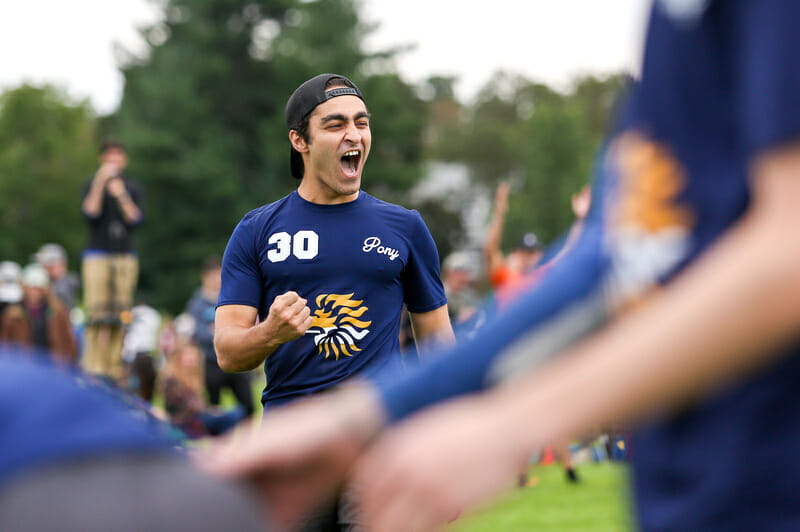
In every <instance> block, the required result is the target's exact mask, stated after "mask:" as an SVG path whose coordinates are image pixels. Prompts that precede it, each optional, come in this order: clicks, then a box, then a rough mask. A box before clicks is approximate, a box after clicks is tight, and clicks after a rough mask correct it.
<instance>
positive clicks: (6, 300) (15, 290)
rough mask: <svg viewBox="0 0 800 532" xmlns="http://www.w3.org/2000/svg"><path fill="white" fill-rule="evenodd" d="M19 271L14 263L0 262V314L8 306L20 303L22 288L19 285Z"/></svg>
mask: <svg viewBox="0 0 800 532" xmlns="http://www.w3.org/2000/svg"><path fill="white" fill-rule="evenodd" d="M21 270H22V268H20V266H19V264H17V263H16V262H13V261H10V260H4V261H3V262H0V314H2V312H3V309H5V308H6V307H7V306H8V305H10V304H12V303H19V302H20V301H22V287H21V286H20V284H19V274H20V271H21Z"/></svg>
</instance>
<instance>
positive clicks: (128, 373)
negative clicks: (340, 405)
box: [0, 243, 255, 438]
mask: <svg viewBox="0 0 800 532" xmlns="http://www.w3.org/2000/svg"><path fill="white" fill-rule="evenodd" d="M220 268H221V263H220V261H219V259H216V258H211V259H209V260H208V261H207V262H206V263H205V264H204V266H203V274H202V279H201V283H200V286H199V287H198V289H197V292H196V293H195V294H193V295H192V297H191V299H190V300H189V301H188V302H187V309H186V311H185V312H183V313H181V314H179V315H177V316H175V317H171V316H168V315H166V314H164V313H162V312H159V311H158V310H156V309H155V308H153V307H152V306H150V305H147V304H145V303H138V304H136V305H134V306H133V307H132V308H130V309H126V310H124V311H123V312H122V313H121V316H120V322H121V323H122V324H123V327H122V329H123V342H122V344H121V353H120V355H121V359H122V372H121V373H120V374H116V373H115V374H111V373H109V374H98V376H99V377H100V378H103V379H105V380H106V382H107V383H108V384H110V385H112V386H114V387H116V388H119V389H120V390H123V391H124V392H127V393H130V394H131V395H132V396H135V397H136V398H138V399H139V400H140V401H141V404H142V405H146V408H148V409H149V410H150V411H151V412H153V413H154V414H156V415H157V416H158V417H160V418H162V419H164V420H166V421H169V422H170V423H172V424H173V425H174V426H175V428H176V429H178V430H180V431H181V433H182V435H183V436H185V437H187V438H198V437H204V436H209V435H217V434H221V433H223V432H225V431H227V430H228V429H230V428H231V427H233V426H235V425H236V424H237V423H239V422H240V421H242V420H244V419H245V418H247V417H248V416H251V415H252V414H253V412H254V410H255V408H254V403H255V401H254V398H253V392H252V391H251V385H250V375H249V374H231V375H228V374H224V373H223V372H222V371H221V370H219V367H218V366H217V364H216V358H215V355H214V350H213V321H214V319H213V318H214V305H215V303H216V292H218V291H219V276H220ZM80 294H81V282H80V277H79V276H78V275H77V274H76V273H75V272H72V271H69V269H68V257H67V253H66V250H65V249H64V247H63V246H61V245H60V244H57V243H47V244H44V245H43V246H41V248H40V249H39V250H38V251H37V252H36V253H35V254H34V255H33V256H32V257H31V260H30V262H29V263H28V264H26V265H24V266H22V265H20V264H19V263H17V262H14V261H2V262H0V341H2V342H6V343H9V344H15V345H19V346H23V347H29V348H34V349H36V350H37V352H41V353H47V354H48V355H49V356H50V357H52V361H53V362H54V363H56V364H59V365H63V366H68V367H73V368H74V369H79V368H80V367H81V365H82V361H83V359H84V351H85V348H86V343H85V341H84V340H85V331H86V326H87V319H86V314H85V312H84V310H83V308H82V305H81V304H80V300H81V297H80ZM226 387H229V388H231V390H232V392H233V397H234V399H235V401H236V402H235V404H234V405H233V406H232V407H230V406H229V407H226V408H224V409H223V408H221V407H220V402H221V398H222V396H221V393H220V392H221V391H223V390H224V389H225V388H226Z"/></svg>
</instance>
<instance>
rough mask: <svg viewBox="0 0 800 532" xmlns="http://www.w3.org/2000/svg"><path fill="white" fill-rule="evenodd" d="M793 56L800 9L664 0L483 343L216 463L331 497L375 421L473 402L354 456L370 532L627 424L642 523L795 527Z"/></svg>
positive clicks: (799, 156)
mask: <svg viewBox="0 0 800 532" xmlns="http://www.w3.org/2000/svg"><path fill="white" fill-rule="evenodd" d="M799 51H800V2H794V1H792V2H785V1H780V0H741V1H738V2H728V1H724V0H703V1H701V0H697V1H680V2H678V1H672V0H661V1H656V2H654V4H653V8H652V11H651V16H650V21H649V27H648V33H647V39H646V48H645V54H644V62H643V66H642V72H641V80H640V81H639V83H637V85H636V86H635V87H633V88H632V91H631V93H630V94H629V95H628V98H627V101H626V105H625V107H624V112H623V113H621V116H620V119H619V122H618V124H617V127H616V128H615V131H614V133H613V134H612V136H611V137H610V139H609V141H608V142H607V144H606V145H605V146H604V149H603V151H602V153H601V157H600V161H599V164H598V178H599V179H597V180H596V182H595V186H594V190H593V197H595V198H597V199H598V201H595V202H593V205H592V208H591V211H590V214H589V216H588V218H587V221H586V225H585V226H584V229H583V232H582V234H581V236H580V237H579V240H578V242H577V243H576V244H575V245H574V246H573V247H572V248H571V249H570V250H569V251H568V252H567V253H566V254H565V255H564V256H563V257H562V259H560V260H559V261H558V262H557V263H556V264H554V265H553V267H552V268H551V269H549V270H548V271H547V272H546V274H545V275H544V276H543V278H542V279H541V281H540V282H539V283H538V284H537V285H536V286H534V287H533V288H532V289H531V290H530V291H529V292H528V293H526V294H525V295H523V296H521V297H520V298H519V299H518V300H517V301H515V302H514V303H513V304H512V305H511V306H509V307H508V309H507V310H506V311H505V312H503V313H502V314H501V315H500V316H498V318H497V319H496V320H495V321H494V322H492V323H491V324H490V325H488V326H487V327H485V328H484V329H482V330H481V331H480V332H479V333H478V334H477V335H476V336H475V337H474V338H473V339H472V340H470V341H468V342H465V343H463V344H461V345H458V346H457V347H456V348H455V349H453V350H452V351H450V352H449V353H445V354H443V355H442V356H440V357H435V358H434V357H432V360H431V363H429V364H425V365H420V366H418V367H417V368H415V369H414V370H413V371H412V372H410V373H408V374H406V375H389V374H383V375H380V376H378V377H377V378H376V379H375V380H373V381H372V382H369V383H366V384H360V385H354V386H353V387H351V388H348V389H346V390H342V391H341V392H340V393H338V394H336V397H332V398H330V399H329V401H331V402H334V403H335V404H336V405H337V408H336V410H335V414H334V415H332V416H331V415H330V414H329V412H330V410H328V411H326V410H325V408H324V406H325V405H322V404H320V403H318V402H316V401H308V402H306V403H305V404H302V405H296V408H294V409H292V411H286V412H282V413H280V414H281V415H276V416H273V418H272V419H271V420H270V423H269V424H266V425H265V427H264V432H263V433H262V434H261V435H260V437H259V438H256V439H254V440H252V441H249V442H246V443H244V444H243V445H241V446H237V447H235V448H228V449H227V451H228V452H227V453H225V457H226V458H227V460H226V461H224V462H222V461H221V462H216V464H211V465H210V468H212V469H214V468H216V470H217V471H219V472H220V473H222V474H227V475H233V476H247V475H253V474H255V473H257V474H258V475H259V478H261V479H264V478H270V477H269V476H267V473H274V471H275V470H276V468H277V467H278V465H279V464H281V463H282V464H287V463H292V464H293V465H294V466H295V467H296V466H297V465H299V464H308V463H309V462H308V460H309V459H313V460H314V462H313V463H314V464H316V468H315V470H314V472H315V475H312V474H306V475H304V477H303V479H304V483H305V485H306V486H314V489H309V490H308V492H307V493H308V494H309V495H315V496H317V497H321V496H322V495H321V494H325V493H326V491H325V489H329V488H326V483H328V484H330V478H336V476H337V475H343V474H344V473H345V472H346V471H348V470H349V469H350V468H351V467H352V464H353V463H354V461H355V459H356V457H358V456H359V454H363V453H364V449H365V448H366V446H367V442H368V441H370V440H371V439H374V437H375V435H376V434H377V433H378V432H379V431H380V430H381V427H386V426H387V425H390V424H394V423H396V422H398V421H400V420H404V419H406V418H408V417H409V416H410V415H412V414H415V413H418V412H419V411H420V410H422V409H425V408H427V407H429V406H432V405H433V404H434V403H437V402H441V401H443V400H445V399H448V398H452V397H454V396H457V395H463V394H476V393H477V394H478V395H473V396H472V397H468V398H462V399H458V400H455V401H451V402H449V403H448V404H446V405H443V406H438V407H435V408H431V409H429V410H427V411H425V412H422V413H419V414H418V415H416V416H414V417H413V418H411V419H408V420H407V421H405V422H404V423H403V424H402V425H399V426H397V427H396V428H389V429H388V430H385V431H384V433H383V435H382V436H381V438H379V439H378V440H377V442H376V443H375V444H374V445H372V446H371V447H370V448H369V450H368V451H366V456H362V457H361V459H360V460H361V461H360V463H359V464H358V465H357V466H356V475H355V478H356V486H357V487H358V488H359V489H360V490H361V492H362V493H364V495H365V496H364V498H363V500H362V504H363V509H364V511H365V515H366V517H367V522H368V524H370V525H371V526H372V527H374V528H375V529H377V530H430V529H433V528H436V527H437V526H439V525H440V524H441V523H442V522H443V521H446V520H447V519H450V518H452V517H453V516H454V515H455V514H457V513H458V512H459V511H462V510H463V509H465V508H468V507H471V506H474V505H476V504H479V503H481V502H483V501H486V500H487V499H488V498H490V497H492V496H494V495H496V494H497V493H499V492H501V491H503V490H504V489H507V488H508V487H510V486H511V485H512V484H513V479H514V478H515V475H516V473H517V472H518V470H519V467H520V464H522V463H524V460H525V459H526V457H527V456H528V453H529V452H530V450H531V449H535V448H537V447H540V446H541V445H543V444H545V443H546V442H548V441H554V440H557V439H560V438H564V437H574V436H578V435H581V434H585V433H587V432H589V431H591V430H592V429H593V428H594V427H595V426H596V424H598V423H607V422H620V421H625V422H627V423H631V424H635V427H636V436H635V438H634V440H633V443H632V462H633V468H634V475H633V480H634V490H633V494H634V496H635V503H636V505H635V506H636V514H637V521H638V526H639V527H640V528H641V529H643V530H704V531H705V530H797V529H800V513H798V512H797V508H799V507H800V452H798V447H797V441H798V440H800V409H798V408H797V404H798V401H800V387H798V386H797V382H798V378H800V277H799V276H798V274H797V264H798V263H800V240H799V239H797V238H787V231H789V230H790V228H793V227H798V224H800V209H798V208H797V205H798V202H800V106H799V105H797V101H796V100H797V94H798V93H800V57H798V53H800V52H799ZM556 355H557V357H556V358H555V359H553V358H554V357H555V356H556ZM454 360H456V361H458V364H455V365H454V364H453V361H454ZM448 364H451V365H450V366H448ZM513 376H516V377H517V378H515V379H514V378H512V377H513ZM490 387H491V389H490V390H488V391H486V390H487V388H490ZM326 413H327V414H328V417H327V418H324V415H325V414H326ZM323 419H324V423H323V421H322V420H323ZM289 426H291V427H292V430H291V431H289V430H286V429H287V428H288V427H289ZM312 427H314V428H313V430H312ZM279 434H283V436H282V437H278V435H279ZM359 438H360V439H359ZM333 449H335V451H333ZM290 460H291V462H290ZM323 466H324V467H323ZM286 476H287V475H286V474H285V472H284V475H283V476H282V478H285V477H286ZM272 478H275V477H272ZM282 493H284V494H285V493H286V491H283V492H282ZM307 504H309V503H308V501H307V499H304V498H302V497H296V499H295V508H300V509H302V508H303V507H304V505H307Z"/></svg>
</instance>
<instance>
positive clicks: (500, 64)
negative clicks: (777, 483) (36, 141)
mask: <svg viewBox="0 0 800 532" xmlns="http://www.w3.org/2000/svg"><path fill="white" fill-rule="evenodd" d="M361 2H362V5H363V8H364V13H363V19H364V20H367V21H375V22H378V23H380V28H379V29H378V31H377V32H376V33H375V34H374V35H373V36H372V37H371V38H370V39H369V40H368V41H367V43H366V44H367V46H368V47H385V46H389V45H397V44H416V49H415V50H414V51H413V52H409V53H407V54H405V55H404V56H402V57H401V58H400V59H399V60H398V61H397V66H398V68H399V70H400V72H401V73H402V74H403V75H404V77H405V78H406V80H407V81H408V82H411V83H416V82H419V81H422V80H423V79H424V78H426V77H427V76H429V75H434V74H440V75H452V76H458V78H459V83H458V84H457V85H456V89H457V93H458V96H459V97H461V98H464V99H469V98H471V97H472V96H473V95H474V94H475V92H476V91H477V89H478V88H480V87H481V86H482V85H483V84H484V83H485V82H486V81H487V80H488V79H489V77H490V75H491V73H492V72H494V71H495V70H497V69H500V68H503V69H506V70H509V71H515V72H518V73H521V74H524V75H526V76H528V77H530V78H531V79H535V80H539V81H543V82H547V83H550V84H554V85H557V86H560V85H563V84H565V83H566V82H568V81H569V80H570V79H571V78H572V77H574V76H575V75H577V74H580V73H588V72H593V73H598V74H604V73H609V72H612V71H616V70H619V69H622V68H627V69H631V70H632V69H635V66H636V64H637V62H638V59H639V54H640V50H641V42H642V36H643V31H644V22H645V15H646V10H647V6H648V5H649V1H648V0H493V1H491V2H486V3H484V2H480V3H478V2H470V1H468V0H467V1H464V0H402V1H399V0H361ZM154 5H155V4H154V3H153V2H152V0H72V1H64V0H0V50H3V52H2V59H0V89H2V88H8V87H15V86H18V85H20V84H21V83H23V82H31V83H43V82H49V83H53V84H55V85H57V86H60V87H62V88H64V89H66V90H67V92H68V93H69V94H70V95H71V96H73V97H75V98H89V99H90V101H91V102H92V105H93V106H94V107H95V109H97V110H98V111H99V112H101V113H108V112H111V111H113V110H114V109H115V108H116V107H117V105H118V103H119V99H120V96H121V90H122V77H121V75H120V74H119V73H118V71H117V66H116V61H115V58H114V53H113V43H114V42H119V43H122V44H123V45H124V46H125V47H127V48H132V49H136V48H137V46H141V39H140V37H139V35H138V32H137V27H139V26H142V25H144V24H148V23H151V22H153V21H155V20H156V19H157V17H158V13H159V10H158V9H156V8H155V7H154Z"/></svg>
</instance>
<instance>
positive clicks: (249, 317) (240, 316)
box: [214, 305, 258, 331]
mask: <svg viewBox="0 0 800 532" xmlns="http://www.w3.org/2000/svg"><path fill="white" fill-rule="evenodd" d="M257 316H258V310H257V309H256V308H254V307H250V306H247V305H222V306H219V307H217V312H216V314H215V316H214V328H215V329H216V330H217V331H221V330H223V329H225V328H229V327H232V328H235V329H249V328H250V327H252V326H253V325H255V324H256V317H257Z"/></svg>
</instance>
